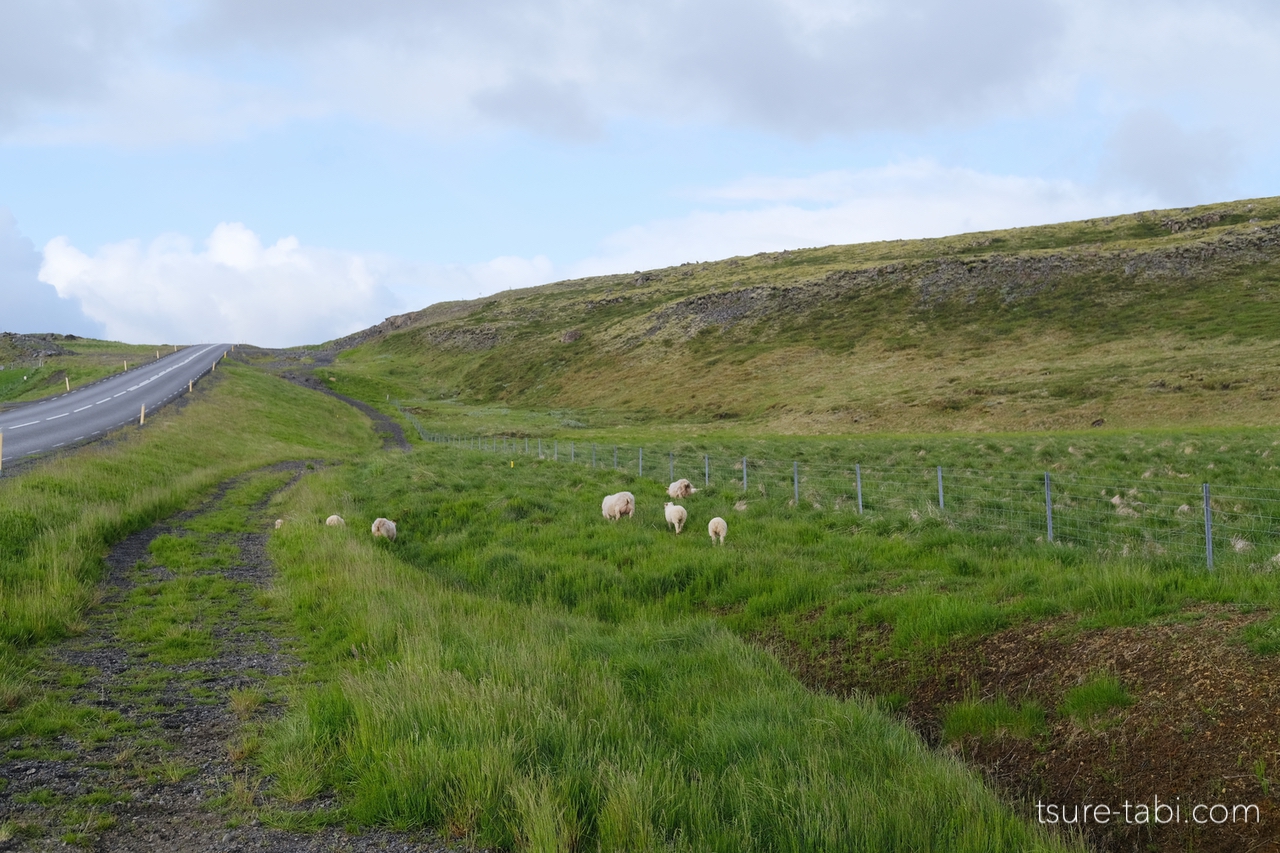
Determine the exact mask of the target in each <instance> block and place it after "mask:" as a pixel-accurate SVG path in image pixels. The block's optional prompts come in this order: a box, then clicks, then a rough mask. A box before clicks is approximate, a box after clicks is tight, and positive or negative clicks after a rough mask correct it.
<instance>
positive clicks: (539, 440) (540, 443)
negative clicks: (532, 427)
mask: <svg viewBox="0 0 1280 853" xmlns="http://www.w3.org/2000/svg"><path fill="white" fill-rule="evenodd" d="M538 458H539V459H541V458H542V439H538Z"/></svg>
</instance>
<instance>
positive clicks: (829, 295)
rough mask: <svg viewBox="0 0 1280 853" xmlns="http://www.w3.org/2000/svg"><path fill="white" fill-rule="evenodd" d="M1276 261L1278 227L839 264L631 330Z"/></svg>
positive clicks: (1209, 272)
mask: <svg viewBox="0 0 1280 853" xmlns="http://www.w3.org/2000/svg"><path fill="white" fill-rule="evenodd" d="M1275 259H1280V226H1270V227H1266V228H1255V229H1253V230H1252V231H1250V232H1248V233H1243V234H1241V233H1233V234H1226V235H1224V236H1221V237H1218V238H1216V239H1211V240H1204V241H1200V242H1196V243H1189V244H1181V245H1177V246H1171V247H1168V248H1160V249H1154V250H1150V251H1145V252H1137V251H1133V250H1124V249H1122V250H1116V251H1108V252H1103V251H1097V250H1087V249H1085V250H1070V251H1061V252H1039V253H1034V254H1032V253H1027V254H1020V255H1003V254H999V253H992V254H990V255H985V256H981V257H975V258H939V259H936V260H928V261H908V262H901V263H894V264H887V265H884V266H878V267H872V268H869V269H859V270H837V271H834V272H831V273H829V274H827V275H826V276H824V277H822V278H820V279H813V280H806V281H797V282H794V283H779V284H776V285H774V284H769V285H755V286H751V287H744V288H741V289H734V290H723V291H717V292H715V293H704V294H699V295H697V296H690V297H687V298H685V299H681V300H679V301H677V302H673V303H670V304H668V305H665V306H663V307H661V308H659V309H657V310H656V311H654V312H652V313H651V314H650V315H649V317H648V318H647V324H646V328H645V329H644V331H643V332H641V333H640V334H638V335H634V336H631V341H630V342H633V343H634V342H639V340H642V339H644V338H653V337H656V336H667V335H677V336H680V337H685V338H690V337H693V336H694V335H696V334H698V332H700V331H702V330H703V329H704V328H707V327H709V326H718V327H720V328H722V329H731V328H733V327H734V326H736V325H738V324H739V323H742V322H745V321H759V320H763V319H768V318H770V317H795V316H797V315H802V314H804V313H805V312H808V311H812V310H814V309H817V308H819V307H821V306H823V305H825V304H830V303H832V302H834V301H835V300H838V299H841V298H845V297H849V296H852V295H859V294H862V295H869V294H871V293H874V292H876V291H884V290H899V289H902V290H905V292H906V293H908V294H910V296H911V301H912V304H913V307H914V308H916V309H929V308H937V307H940V306H943V305H945V304H947V303H954V302H959V303H961V304H973V303H975V302H977V301H978V300H980V299H998V300H999V301H1000V302H1002V303H1004V304H1012V303H1015V302H1018V301H1021V300H1024V299H1028V298H1030V297H1033V296H1037V295H1039V294H1041V293H1044V292H1046V291H1050V292H1051V291H1052V290H1054V289H1055V288H1056V287H1058V286H1060V285H1062V284H1065V283H1067V282H1070V281H1073V280H1080V279H1084V278H1092V279H1095V280H1099V281H1114V282H1117V283H1119V286H1120V287H1121V289H1123V288H1124V286H1125V284H1124V283H1125V282H1126V281H1128V282H1130V283H1132V284H1137V283H1139V281H1140V280H1143V279H1186V280H1194V279H1201V278H1203V279H1205V280H1209V279H1210V278H1212V277H1213V275H1214V274H1218V273H1222V272H1225V271H1227V270H1229V269H1231V268H1233V267H1237V266H1241V265H1245V264H1256V263H1261V262H1265V261H1268V260H1275Z"/></svg>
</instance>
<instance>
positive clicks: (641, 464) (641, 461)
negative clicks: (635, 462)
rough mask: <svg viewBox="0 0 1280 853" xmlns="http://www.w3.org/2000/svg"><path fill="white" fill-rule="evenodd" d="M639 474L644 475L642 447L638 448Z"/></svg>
mask: <svg viewBox="0 0 1280 853" xmlns="http://www.w3.org/2000/svg"><path fill="white" fill-rule="evenodd" d="M639 470H640V476H641V477H643V476H644V448H643V447H642V448H640V469H639Z"/></svg>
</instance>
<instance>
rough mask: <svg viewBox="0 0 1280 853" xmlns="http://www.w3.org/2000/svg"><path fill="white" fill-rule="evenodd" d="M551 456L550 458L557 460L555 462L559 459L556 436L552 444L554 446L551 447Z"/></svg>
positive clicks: (558, 446)
mask: <svg viewBox="0 0 1280 853" xmlns="http://www.w3.org/2000/svg"><path fill="white" fill-rule="evenodd" d="M551 458H552V459H554V460H555V461H557V462H559V461H560V439H558V438H557V439H556V440H555V444H554V446H553V448H552V456H551Z"/></svg>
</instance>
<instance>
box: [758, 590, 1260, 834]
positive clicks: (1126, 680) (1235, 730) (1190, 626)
mask: <svg viewBox="0 0 1280 853" xmlns="http://www.w3.org/2000/svg"><path fill="white" fill-rule="evenodd" d="M1265 616H1266V614H1242V613H1239V612H1236V611H1234V610H1231V609H1229V608H1204V609H1202V610H1200V611H1197V612H1194V613H1185V614H1182V615H1181V617H1182V618H1181V619H1179V620H1176V621H1169V622H1167V623H1166V624H1157V625H1146V626H1141V627H1132V628H1105V629H1092V630H1081V629H1078V628H1077V627H1076V626H1075V624H1074V623H1073V622H1072V621H1070V620H1067V619H1057V620H1050V621H1046V622H1039V623H1034V624H1029V625H1023V626H1019V627H1015V628H1011V629H1009V630H1006V631H1003V632H1000V633H998V634H994V635H992V636H989V637H986V638H983V639H980V640H977V641H972V642H968V643H961V644H953V645H951V646H949V647H947V648H945V649H943V650H940V651H937V652H935V653H932V654H930V655H927V656H925V657H922V658H917V659H916V660H914V661H913V662H910V663H908V662H906V661H902V660H898V661H889V662H882V663H870V662H869V659H868V657H867V648H863V649H854V648H851V647H850V646H849V645H848V644H844V643H834V644H832V645H831V646H830V648H828V649H826V650H824V651H823V653H821V654H818V655H814V654H811V653H808V652H802V651H801V650H799V649H797V648H795V647H788V646H787V644H786V643H784V642H781V641H779V640H776V639H771V640H768V641H766V643H765V645H767V646H768V647H769V648H770V649H772V650H773V651H774V652H775V653H777V654H779V655H780V657H782V658H783V660H784V661H786V662H787V663H788V664H789V665H790V666H791V668H792V669H793V671H795V672H796V673H797V675H798V676H799V677H800V678H801V679H802V680H803V681H805V682H806V683H807V684H808V685H809V686H810V687H812V688H814V689H820V690H824V691H827V692H831V693H834V694H837V695H848V694H850V693H853V692H863V693H866V694H871V695H878V696H891V695H894V694H896V695H897V696H899V697H901V701H902V702H904V704H902V705H901V706H900V707H901V714H902V715H903V716H904V717H905V718H906V720H907V722H908V723H909V724H910V725H912V726H913V727H914V728H915V729H916V730H918V731H919V732H920V733H921V735H922V736H924V738H925V739H926V740H927V741H928V742H930V743H932V744H934V745H938V746H940V747H942V748H945V749H951V750H955V751H956V752H958V753H959V754H960V755H961V756H962V757H963V758H964V759H965V760H966V761H968V762H970V763H972V764H975V765H976V766H977V767H979V768H981V770H982V771H983V773H984V774H985V775H986V776H987V778H988V779H989V780H990V781H991V782H992V783H993V784H994V785H995V786H996V787H997V788H999V789H1001V790H1002V791H1004V792H1005V793H1006V794H1007V795H1008V796H1009V797H1010V798H1011V799H1012V800H1014V801H1015V802H1016V803H1018V804H1019V807H1020V808H1021V810H1022V811H1023V813H1024V814H1025V815H1026V816H1027V817H1028V818H1029V819H1031V820H1036V819H1037V810H1036V804H1037V803H1042V804H1051V803H1052V804H1060V805H1067V806H1068V807H1070V806H1076V805H1080V806H1082V805H1084V804H1106V805H1108V806H1110V808H1111V809H1113V810H1114V811H1115V812H1116V813H1118V815H1119V816H1118V817H1115V818H1112V819H1111V820H1109V821H1108V822H1107V823H1106V824H1105V825H1104V824H1101V823H1097V822H1092V821H1091V822H1090V823H1089V824H1087V825H1085V827H1084V829H1085V833H1084V834H1085V837H1086V839H1087V841H1088V842H1089V846H1090V847H1092V848H1093V849H1096V850H1103V851H1175V850H1177V851H1186V850H1198V851H1215V852H1216V851H1222V853H1227V851H1254V850H1277V849H1280V803H1278V802H1277V800H1276V797H1275V793H1276V792H1275V790H1274V789H1273V785H1274V784H1275V782H1280V659H1277V658H1276V657H1268V656H1259V655H1256V654H1254V653H1252V652H1250V651H1249V650H1248V649H1247V648H1245V647H1244V646H1242V645H1239V644H1236V643H1233V642H1232V641H1231V639H1230V637H1231V635H1232V634H1233V633H1235V631H1237V630H1238V629H1239V628H1240V627H1242V626H1243V625H1245V624H1247V623H1249V622H1252V621H1256V620H1258V619H1261V618H1265ZM870 645H871V644H870V643H869V644H868V647H869V646H870ZM1099 673H1107V674H1110V675H1114V676H1116V677H1118V678H1119V680H1120V682H1121V683H1122V684H1123V685H1124V686H1125V688H1126V689H1127V691H1128V693H1129V694H1130V696H1131V698H1132V700H1133V703H1132V704H1131V705H1129V706H1128V707H1119V708H1114V709H1112V710H1110V711H1109V712H1107V713H1105V714H1102V715H1100V716H1098V717H1096V718H1093V719H1090V720H1087V721H1084V722H1082V721H1080V720H1078V719H1077V718H1075V717H1072V716H1070V715H1068V714H1065V713H1061V711H1060V708H1061V703H1062V700H1063V697H1064V694H1065V693H1066V692H1067V691H1068V690H1070V689H1071V688H1073V687H1075V686H1077V685H1079V684H1082V683H1084V682H1086V681H1087V680H1089V679H1090V678H1092V677H1094V676H1096V675H1097V674H1099ZM997 697H1006V698H1007V699H1008V700H1009V701H1010V703H1011V704H1014V705H1017V704H1019V703H1021V702H1024V701H1028V700H1030V701H1034V702H1036V703H1038V704H1039V705H1040V706H1041V707H1042V708H1044V709H1045V710H1046V712H1047V713H1046V726H1045V728H1044V730H1043V731H1042V732H1040V733H1037V734H1034V735H1032V736H1030V737H1016V736H1013V735H1011V734H1009V733H1008V732H997V733H996V734H994V735H989V736H981V737H979V736H971V737H966V738H964V739H963V740H961V741H960V742H958V743H949V744H943V739H942V732H943V730H942V721H943V719H944V717H945V714H946V712H947V710H948V709H949V708H951V707H952V706H954V705H955V704H957V703H960V702H963V701H965V700H968V699H972V698H979V699H987V700H993V699H995V698H997ZM1155 797H1159V800H1160V802H1162V803H1168V804H1173V805H1174V806H1175V807H1178V806H1180V807H1181V812H1180V817H1181V822H1178V821H1177V820H1176V819H1175V820H1170V821H1169V822H1167V823H1161V824H1150V823H1148V824H1146V825H1137V824H1128V823H1125V819H1124V817H1123V814H1124V813H1123V805H1124V803H1125V802H1126V801H1127V802H1129V803H1130V804H1131V805H1132V807H1133V808H1132V810H1131V811H1130V812H1129V815H1130V816H1131V817H1134V818H1136V817H1137V815H1138V812H1137V810H1136V808H1137V805H1138V804H1139V803H1145V804H1146V805H1147V806H1148V807H1149V808H1150V807H1152V806H1153V805H1154V799H1153V798H1155ZM1198 804H1204V805H1208V806H1212V805H1214V804H1224V805H1228V806H1233V805H1237V804H1253V805H1256V806H1257V807H1258V811H1257V813H1256V814H1257V817H1258V818H1260V820H1251V821H1250V822H1248V823H1244V822H1241V821H1234V822H1231V821H1229V822H1227V823H1224V824H1222V825H1214V824H1213V823H1206V824H1196V823H1195V822H1194V821H1193V820H1192V815H1191V811H1192V809H1193V808H1194V806H1195V805H1198ZM1047 814H1048V813H1047V812H1040V816H1042V817H1043V816H1046V815H1047ZM1163 814H1164V816H1165V817H1173V818H1177V817H1178V816H1179V812H1177V811H1175V812H1174V813H1173V814H1172V815H1170V814H1169V813H1167V812H1166V813H1163ZM1215 814H1216V815H1217V816H1219V817H1221V816H1222V814H1223V812H1221V811H1217V812H1215ZM1240 814H1243V812H1241V813H1240ZM1199 816H1200V817H1201V818H1207V816H1208V812H1207V811H1205V810H1201V811H1200V812H1199ZM1059 827H1060V828H1061V827H1062V824H1059ZM1073 829H1074V828H1073Z"/></svg>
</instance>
